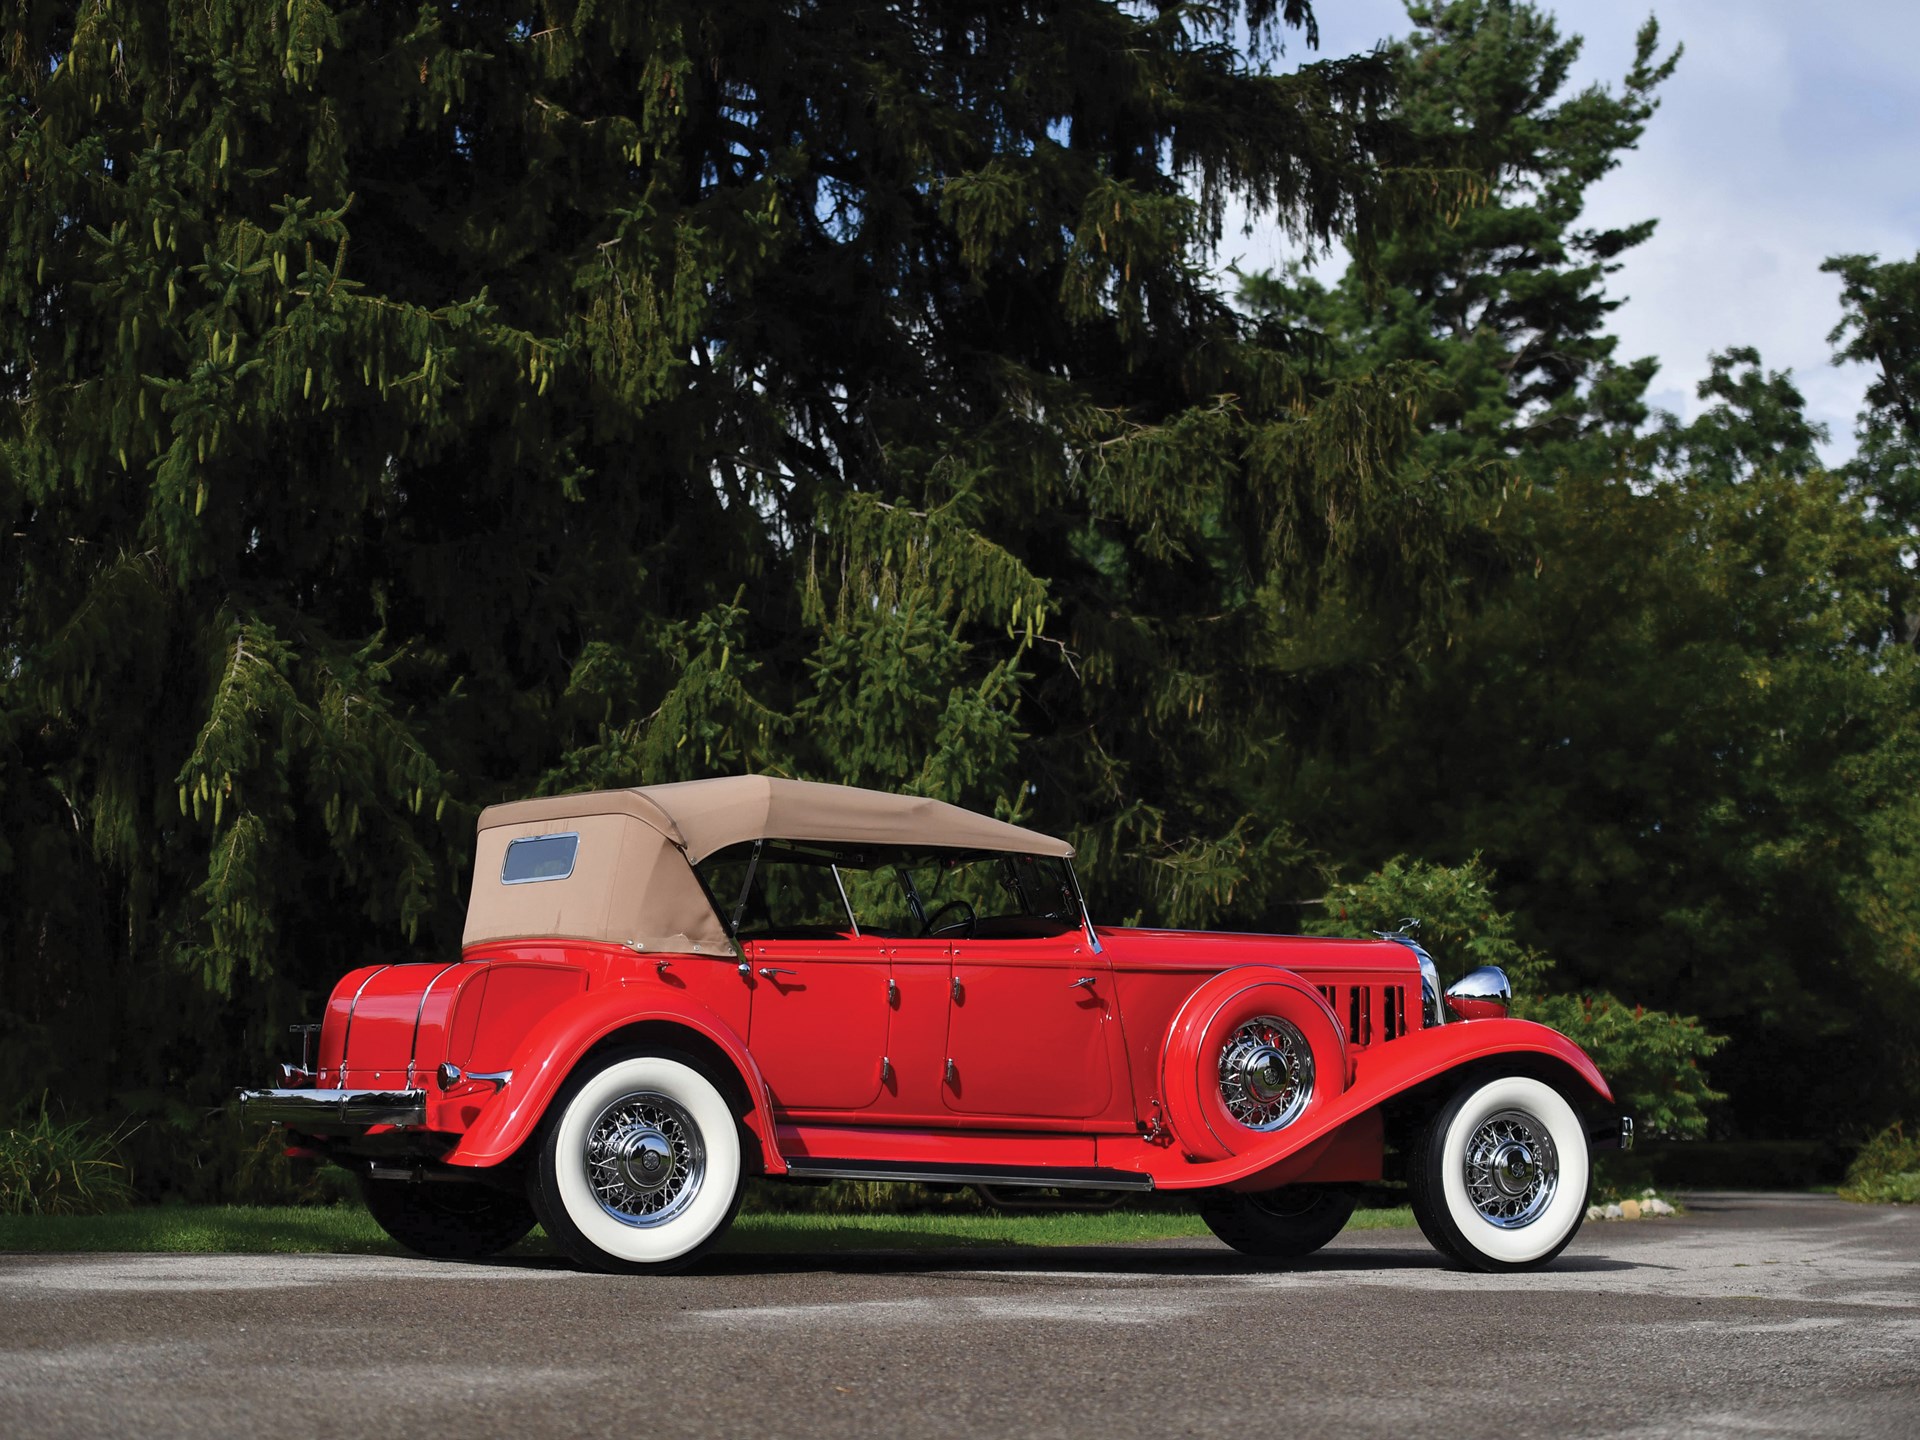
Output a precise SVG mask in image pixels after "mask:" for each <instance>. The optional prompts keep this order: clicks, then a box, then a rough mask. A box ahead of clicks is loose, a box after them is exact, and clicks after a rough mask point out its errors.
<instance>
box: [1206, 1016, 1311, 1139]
mask: <svg viewBox="0 0 1920 1440" xmlns="http://www.w3.org/2000/svg"><path fill="white" fill-rule="evenodd" d="M1312 1098H1313V1051H1312V1049H1311V1048H1310V1047H1309V1046H1308V1044H1307V1037H1306V1036H1305V1035H1302V1034H1301V1033H1300V1030H1299V1027H1298V1026H1296V1025H1294V1024H1293V1023H1292V1022H1291V1021H1289V1020H1282V1019H1281V1018H1280V1017H1279V1016H1277V1015H1259V1016H1256V1017H1255V1018H1253V1019H1251V1020H1249V1021H1247V1022H1246V1023H1245V1024H1244V1025H1242V1026H1240V1027H1239V1028H1238V1029H1237V1030H1235V1031H1234V1032H1233V1034H1232V1035H1230V1036H1228V1037H1227V1041H1226V1043H1225V1044H1224V1045H1222V1046H1221V1047H1220V1101H1221V1103H1222V1104H1223V1105H1225V1106H1226V1107H1227V1113H1228V1114H1229V1115H1231V1116H1232V1117H1233V1118H1234V1119H1235V1120H1237V1121H1239V1122H1240V1123H1241V1124H1242V1125H1244V1126H1246V1127H1247V1128H1248V1129H1249V1130H1279V1129H1282V1128H1283V1127H1285V1126H1287V1125H1291V1124H1292V1123H1293V1122H1294V1121H1295V1120H1298V1119H1299V1118H1300V1115H1301V1112H1302V1111H1304V1110H1305V1109H1306V1108H1307V1102H1308V1101H1309V1100H1311V1099H1312Z"/></svg>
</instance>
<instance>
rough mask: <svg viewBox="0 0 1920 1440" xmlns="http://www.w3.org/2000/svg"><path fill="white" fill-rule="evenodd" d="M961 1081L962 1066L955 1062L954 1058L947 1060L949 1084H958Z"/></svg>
mask: <svg viewBox="0 0 1920 1440" xmlns="http://www.w3.org/2000/svg"><path fill="white" fill-rule="evenodd" d="M959 1083H960V1067H959V1066H958V1065H956V1064H954V1063H953V1061H952V1060H948V1061H947V1084H949V1085H958V1084H959Z"/></svg>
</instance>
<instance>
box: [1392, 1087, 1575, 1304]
mask: <svg viewBox="0 0 1920 1440" xmlns="http://www.w3.org/2000/svg"><path fill="white" fill-rule="evenodd" d="M1592 1179H1593V1161H1592V1152H1591V1145H1590V1142H1589V1140H1588V1136H1587V1128H1586V1125H1585V1123H1584V1122H1583V1121H1582V1119H1581V1117H1580V1114H1579V1112H1578V1111H1576V1110H1575V1109H1574V1108H1573V1105H1572V1103H1571V1102H1570V1101H1569V1100H1568V1099H1567V1097H1566V1096H1565V1095H1563V1094H1561V1093H1560V1092H1559V1091H1558V1090H1556V1089H1554V1088H1553V1087H1552V1086H1551V1085H1548V1084H1546V1083H1545V1082H1544V1081H1541V1080H1538V1079H1535V1078H1533V1077H1532V1076H1528V1075H1492V1076H1488V1075H1485V1074H1484V1072H1483V1073H1482V1075H1481V1076H1480V1077H1478V1078H1473V1079H1467V1080H1464V1081H1463V1082H1462V1083H1461V1085H1460V1087H1459V1088H1458V1089H1457V1090H1455V1091H1454V1093H1453V1095H1452V1096H1451V1097H1450V1098H1449V1099H1448V1100H1447V1101H1446V1102H1445V1103H1444V1104H1442V1105H1441V1106H1440V1108H1439V1109H1438V1110H1437V1111H1435V1112H1434V1114H1433V1115H1432V1117H1431V1118H1430V1119H1429V1120H1428V1121H1427V1123H1426V1125H1425V1126H1424V1128H1423V1129H1422V1130H1421V1131H1420V1133H1419V1136H1418V1138H1417V1139H1416V1140H1415V1141H1414V1144H1413V1146H1412V1149H1411V1152H1410V1153H1409V1156H1408V1162H1407V1199H1408V1201H1409V1203H1410V1204H1411V1205H1412V1206H1413V1215H1414V1218H1415V1219H1416V1220H1418V1221H1419V1222H1420V1228H1421V1230H1422V1231H1424V1232H1425V1233H1426V1237H1427V1239H1429V1240H1431V1241H1432V1242H1433V1245H1434V1248H1435V1249H1436V1250H1438V1251H1440V1253H1441V1254H1443V1255H1445V1256H1447V1257H1449V1258H1450V1259H1452V1260H1454V1261H1456V1262H1458V1263H1459V1264H1461V1265H1464V1266H1465V1267H1466V1268H1468V1269H1469V1270H1484V1271H1489V1272H1494V1271H1503V1270H1534V1269H1538V1268H1539V1267H1540V1266H1542V1265H1545V1264H1546V1263H1548V1262H1549V1261H1550V1260H1552V1259H1553V1257H1554V1256H1556V1255H1558V1254H1559V1253H1560V1252H1561V1251H1562V1250H1563V1249H1565V1248H1566V1246H1567V1243H1568V1242H1569V1241H1570V1240H1572V1239H1573V1237H1574V1234H1575V1232H1576V1231H1578V1230H1579V1228H1580V1222H1581V1221H1582V1220H1584V1219H1585V1218H1586V1213H1587V1194H1588V1191H1589V1188H1590V1186H1591V1184H1592Z"/></svg>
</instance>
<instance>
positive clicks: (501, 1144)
mask: <svg viewBox="0 0 1920 1440" xmlns="http://www.w3.org/2000/svg"><path fill="white" fill-rule="evenodd" d="M646 1021H659V1022H664V1023H667V1024H672V1025H679V1026H683V1027H684V1028H686V1029H688V1030H692V1031H694V1032H696V1033H698V1034H699V1035H702V1036H704V1037H705V1038H706V1039H708V1040H710V1041H712V1042H713V1044H714V1045H716V1046H718V1047H719V1048H720V1050H721V1051H722V1052H723V1053H724V1054H725V1055H726V1057H727V1059H728V1060H729V1061H730V1062H731V1063H732V1064H733V1067H734V1069H735V1070H737V1071H739V1073H740V1079H741V1080H742V1082H744V1084H745V1085H746V1087H747V1094H748V1095H749V1096H750V1097H751V1098H752V1101H753V1103H752V1105H751V1106H750V1108H749V1109H748V1111H747V1113H746V1116H745V1124H746V1127H747V1129H748V1131H750V1132H751V1133H752V1135H753V1137H754V1138H755V1139H756V1140H758V1141H759V1142H760V1152H761V1158H762V1161H763V1162H764V1165H765V1168H766V1173H767V1174H769V1175H784V1174H785V1173H786V1169H787V1162H786V1161H785V1160H784V1159H782V1158H781V1155H780V1151H779V1148H778V1147H777V1146H776V1145H775V1144H774V1142H773V1124H772V1120H771V1118H770V1117H771V1115H772V1113H773V1101H772V1097H771V1096H770V1095H769V1093H768V1091H767V1082H766V1081H765V1079H763V1078H762V1076H761V1074H760V1067H759V1066H758V1065H756V1064H754V1062H753V1057H752V1056H751V1055H750V1054H748V1053H747V1047H746V1042H745V1041H743V1040H742V1039H741V1038H740V1036H739V1035H738V1034H737V1033H736V1032H735V1031H734V1029H733V1027H732V1026H730V1025H728V1024H727V1023H726V1021H724V1020H722V1019H721V1018H720V1017H719V1016H718V1015H716V1014H714V1013H713V1012H712V1011H711V1010H709V1009H707V1008H706V1007H705V1006H704V1005H698V1004H694V1003H692V1002H690V1001H685V1000H676V999H674V998H673V997H671V996H668V995H662V994H659V993H657V992H654V993H645V992H642V991H640V990H639V989H638V988H636V987H629V986H625V985H617V986H614V987H613V988H611V989H608V990H593V991H589V992H587V993H586V994H585V995H582V996H581V997H580V998H579V999H578V1000H574V1001H570V1002H568V1003H567V1004H565V1005H561V1006H559V1007H558V1008H556V1009H554V1010H552V1011H550V1012H549V1013H548V1014H547V1015H545V1016H544V1017H543V1018H542V1019H541V1020H540V1022H539V1023H538V1024H536V1025H535V1026H534V1027H533V1028H532V1029H531V1030H529V1031H528V1032H527V1034H526V1036H525V1038H524V1039H522V1040H521V1042H520V1046H519V1048H518V1049H517V1050H516V1051H515V1052H514V1056H513V1065H512V1077H511V1078H510V1079H509V1080H508V1081H507V1083H506V1084H505V1085H504V1086H502V1087H501V1089H500V1092H499V1093H498V1094H497V1095H495V1096H494V1097H493V1099H492V1100H491V1101H490V1102H489V1103H488V1104H487V1106H486V1108H485V1109H484V1110H483V1111H482V1112H481V1113H480V1116H479V1118H478V1119H476V1120H475V1122H474V1124H473V1125H472V1127H471V1128H469V1129H468V1131H467V1132H466V1134H465V1135H463V1136H462V1137H461V1139H460V1143H459V1144H458V1145H456V1146H455V1147H454V1149H453V1152H452V1153H451V1154H449V1155H448V1156H447V1157H446V1163H448V1164H449V1165H465V1166H470V1167H474V1168H479V1167H483V1166H488V1165H498V1164H499V1163H500V1162H501V1161H503V1160H505V1159H507V1158H508V1157H509V1156H511V1155H512V1154H513V1153H514V1152H515V1151H516V1150H518V1149H519V1148H520V1146H521V1145H523V1144H524V1143H525V1142H526V1140H527V1137H528V1136H529V1135H531V1134H532V1133H533V1130H534V1127H535V1126H536V1125H538V1124H539V1123H540V1118H541V1116H543V1115H545V1114H546V1112H547V1106H548V1105H549V1104H551V1103H552V1101H553V1097H554V1095H555V1094H556V1093H557V1092H558V1091H559V1089H560V1086H561V1085H562V1084H563V1083H564V1082H565V1080H566V1078H567V1076H568V1075H570V1074H572V1073H573V1069H574V1067H575V1066H576V1065H578V1064H579V1063H580V1059H581V1057H582V1056H584V1055H585V1054H586V1053H587V1052H588V1051H589V1050H591V1049H592V1048H593V1047H594V1046H595V1045H597V1044H599V1043H600V1042H601V1041H602V1040H604V1039H606V1038H607V1037H608V1036H609V1035H611V1034H613V1033H614V1032H615V1031H617V1030H623V1029H625V1028H626V1027H627V1026H629V1025H637V1024H641V1023H643V1022H646Z"/></svg>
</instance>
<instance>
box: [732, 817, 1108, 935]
mask: <svg viewBox="0 0 1920 1440" xmlns="http://www.w3.org/2000/svg"><path fill="white" fill-rule="evenodd" d="M756 849H757V856H756ZM698 868H699V873H700V879H701V881H702V882H703V883H704V884H705V885H706V887H707V890H708V893H709V894H711V895H712V897H713V901H714V905H715V908H716V909H718V911H719V912H720V915H721V918H722V919H724V920H725V921H727V923H728V924H729V925H730V926H731V927H732V928H733V930H734V933H735V935H736V936H737V937H738V938H740V939H752V938H779V937H785V938H807V937H819V936H825V935H842V934H846V935H851V934H855V933H858V934H862V935H883V936H895V937H913V936H922V935H944V936H954V935H973V936H982V937H995V936H998V937H1002V938H1011V937H1022V936H1043V935H1058V934H1062V933H1064V932H1066V931H1069V930H1074V929H1077V928H1079V925H1080V923H1081V922H1080V901H1079V893H1078V891H1077V890H1076V889H1075V888H1074V884H1073V875H1072V872H1071V871H1070V870H1069V869H1068V868H1067V862H1066V861H1065V860H1063V859H1059V858H1057V857H1054V856H1049V855H1017V854H1008V853H1002V852H994V851H977V850H966V851H938V850H920V851H914V850H904V849H898V848H885V849H882V848H874V849H867V850H845V849H840V850H830V849H825V848H821V847H818V846H806V845H794V844H789V843H786V842H780V841H772V840H768V841H762V842H759V844H758V846H757V847H756V846H755V845H752V844H748V845H736V846H732V847H730V848H729V849H726V850H723V851H721V852H719V853H718V854H716V855H713V856H711V857H709V858H708V859H707V860H706V861H704V862H703V863H702V864H701V865H700V866H699V867H698ZM736 917H737V921H736Z"/></svg>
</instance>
